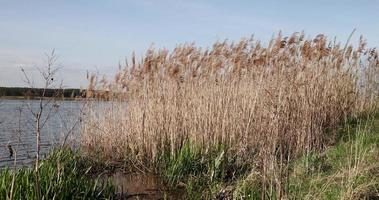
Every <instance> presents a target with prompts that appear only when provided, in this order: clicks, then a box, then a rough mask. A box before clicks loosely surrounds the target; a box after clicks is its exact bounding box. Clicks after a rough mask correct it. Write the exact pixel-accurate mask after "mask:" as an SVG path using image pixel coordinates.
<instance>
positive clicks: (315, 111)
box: [82, 33, 379, 199]
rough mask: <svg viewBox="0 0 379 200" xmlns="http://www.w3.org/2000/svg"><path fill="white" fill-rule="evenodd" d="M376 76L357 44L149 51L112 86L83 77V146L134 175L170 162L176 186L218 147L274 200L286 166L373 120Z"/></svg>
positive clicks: (374, 57)
mask: <svg viewBox="0 0 379 200" xmlns="http://www.w3.org/2000/svg"><path fill="white" fill-rule="evenodd" d="M378 76H379V58H378V52H377V51H376V49H371V48H367V47H366V43H365V41H364V40H363V39H362V38H361V41H360V42H359V44H358V45H357V46H356V47H353V46H351V45H349V44H347V45H341V44H339V43H336V42H333V41H328V39H327V37H326V36H324V35H318V36H316V37H315V38H313V39H306V38H305V35H304V34H298V33H295V34H293V35H291V36H290V37H283V36H282V35H280V34H279V35H278V36H277V37H275V38H273V39H272V40H271V41H269V43H268V45H267V46H263V45H262V44H261V42H260V41H256V40H254V39H253V38H249V39H242V40H241V41H239V42H237V43H229V42H226V41H225V42H217V43H215V44H214V45H213V47H212V48H211V49H207V50H203V49H201V48H198V47H196V46H195V45H193V44H191V45H179V46H178V47H177V48H175V49H174V50H173V51H172V52H169V51H167V50H157V51H156V50H154V49H149V50H148V51H147V52H146V55H145V56H144V57H143V58H142V59H141V61H137V60H136V58H135V56H132V59H131V63H127V64H126V66H125V68H124V69H122V70H120V71H119V73H117V74H116V76H115V78H114V80H111V81H107V80H106V79H101V80H100V79H99V78H98V77H95V76H92V77H90V82H91V83H90V86H89V87H88V90H87V95H88V96H87V97H88V98H89V99H90V100H91V101H92V102H93V103H89V104H88V107H87V112H86V115H85V117H84V124H83V129H82V130H83V133H82V146H83V147H84V148H85V149H86V150H87V152H89V155H90V154H91V152H92V153H95V154H96V155H99V154H100V155H101V158H103V159H104V162H112V161H113V162H114V161H116V162H120V161H121V162H123V163H126V164H125V165H127V166H132V168H135V169H138V170H141V171H146V170H154V169H156V168H157V167H158V168H159V166H157V163H159V162H156V161H157V160H159V158H162V157H166V158H167V157H168V159H164V160H165V161H167V162H168V164H167V165H166V170H167V171H165V173H171V174H174V175H172V176H171V177H174V176H178V179H180V178H183V176H182V175H181V174H192V173H194V172H193V171H191V170H193V169H195V170H199V171H203V170H204V169H203V168H208V167H211V165H209V163H208V162H204V159H205V158H207V155H212V151H213V150H214V148H215V147H220V146H223V147H225V149H224V151H223V156H230V155H234V157H236V158H238V159H237V160H236V161H235V162H236V163H239V164H238V165H237V166H244V165H243V164H242V165H240V163H241V162H242V163H245V164H249V165H251V167H250V168H254V169H256V172H257V173H258V176H259V177H260V187H261V189H260V192H261V194H262V196H261V197H262V198H264V197H268V196H269V197H275V198H279V199H280V198H283V197H284V196H285V194H284V193H285V191H286V190H285V185H284V182H285V178H286V177H288V176H287V174H288V164H289V163H290V162H291V161H292V160H294V159H295V158H297V157H299V156H301V155H302V154H304V153H310V152H317V151H320V150H322V149H324V148H326V147H327V146H328V145H330V144H332V143H333V142H334V141H335V139H336V138H338V137H340V136H339V135H337V131H336V128H337V127H338V125H340V124H342V123H343V122H344V121H346V120H347V119H349V118H352V117H356V116H364V115H368V114H370V113H372V112H373V111H374V110H375V108H376V106H377V101H376V100H377V95H378V85H377V78H378ZM99 91H100V92H99ZM326 130H329V131H326ZM220 152H221V151H219V152H218V153H219V154H216V155H217V156H219V155H221V154H220ZM217 156H216V157H211V158H217ZM223 156H222V157H223ZM208 158H209V157H208ZM210 160H212V159H210ZM213 161H215V159H213ZM205 163H207V164H205ZM175 166H180V167H175ZM238 168H239V167H237V168H236V170H237V171H238ZM232 171H233V170H232ZM217 173H219V172H217ZM221 174H222V172H221ZM173 179H176V178H173Z"/></svg>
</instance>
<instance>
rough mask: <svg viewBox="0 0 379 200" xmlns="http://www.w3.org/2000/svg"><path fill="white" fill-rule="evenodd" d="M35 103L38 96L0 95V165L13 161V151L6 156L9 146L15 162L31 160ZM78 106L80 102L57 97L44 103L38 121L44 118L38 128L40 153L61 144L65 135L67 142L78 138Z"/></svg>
mask: <svg viewBox="0 0 379 200" xmlns="http://www.w3.org/2000/svg"><path fill="white" fill-rule="evenodd" d="M44 103H47V102H46V101H45V102H44ZM38 106H39V101H38V100H1V99H0V168H3V167H6V166H8V167H9V166H12V165H13V161H14V156H15V155H13V156H12V157H11V156H10V151H9V147H11V148H12V149H14V154H15V153H17V165H18V166H24V165H30V164H32V163H33V158H34V157H35V139H36V135H35V118H34V117H33V114H32V111H33V112H35V111H37V110H38ZM80 108H81V103H80V102H77V101H59V102H55V103H54V104H52V103H49V104H48V105H47V106H46V108H45V110H44V113H43V114H42V121H45V120H46V123H45V125H44V127H43V129H42V131H41V155H42V157H43V156H44V155H45V154H46V153H48V152H49V150H50V149H51V148H52V147H53V146H54V145H59V144H61V143H62V142H63V141H64V138H66V135H69V136H68V140H69V142H70V143H73V142H74V143H75V141H77V140H78V139H79V134H78V132H79V124H80V122H79V121H80V119H79V117H80Z"/></svg>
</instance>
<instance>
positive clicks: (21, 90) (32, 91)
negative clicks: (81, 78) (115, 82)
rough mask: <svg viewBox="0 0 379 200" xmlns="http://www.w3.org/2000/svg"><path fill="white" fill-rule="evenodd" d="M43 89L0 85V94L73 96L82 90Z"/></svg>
mask: <svg viewBox="0 0 379 200" xmlns="http://www.w3.org/2000/svg"><path fill="white" fill-rule="evenodd" d="M43 91H44V89H42V88H27V87H0V97H1V96H14V97H21V96H23V97H41V96H44V97H66V98H74V97H78V96H81V95H82V94H83V92H82V91H81V90H80V89H46V91H45V95H43Z"/></svg>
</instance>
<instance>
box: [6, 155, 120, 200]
mask: <svg viewBox="0 0 379 200" xmlns="http://www.w3.org/2000/svg"><path fill="white" fill-rule="evenodd" d="M39 174H40V176H39V177H40V178H39V179H40V180H39V182H40V187H39V188H40V194H41V199H62V200H63V199H113V198H114V194H115V189H114V187H113V186H112V184H111V183H109V182H101V181H100V179H99V177H97V178H94V177H92V176H91V175H90V174H89V169H86V168H85V167H83V165H82V164H81V159H80V156H79V155H78V153H76V152H73V151H72V150H69V149H62V150H55V151H53V152H52V153H51V154H50V155H49V156H48V158H47V159H46V160H44V161H42V162H41V163H40V166H39ZM13 180H14V185H13V186H12V183H13ZM37 192H38V190H37V188H36V174H35V171H34V170H33V169H31V168H23V169H17V170H10V169H5V170H1V171H0V199H20V200H21V199H38V198H37Z"/></svg>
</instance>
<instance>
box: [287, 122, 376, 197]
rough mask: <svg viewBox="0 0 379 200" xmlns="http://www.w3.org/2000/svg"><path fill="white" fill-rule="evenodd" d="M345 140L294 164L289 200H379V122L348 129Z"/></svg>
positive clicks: (288, 186)
mask: <svg viewBox="0 0 379 200" xmlns="http://www.w3.org/2000/svg"><path fill="white" fill-rule="evenodd" d="M345 131H346V133H347V134H346V138H345V139H341V140H340V141H339V142H338V143H337V144H335V145H334V146H332V147H330V148H328V149H326V150H325V151H324V152H321V153H312V154H309V155H305V156H303V157H302V158H300V159H298V160H297V161H295V162H294V163H293V166H292V170H291V174H290V177H289V182H287V188H288V196H289V199H369V198H374V197H376V198H378V197H379V118H378V116H377V117H375V119H372V120H366V121H365V122H363V124H359V125H358V126H357V127H351V126H347V127H346V128H345Z"/></svg>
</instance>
